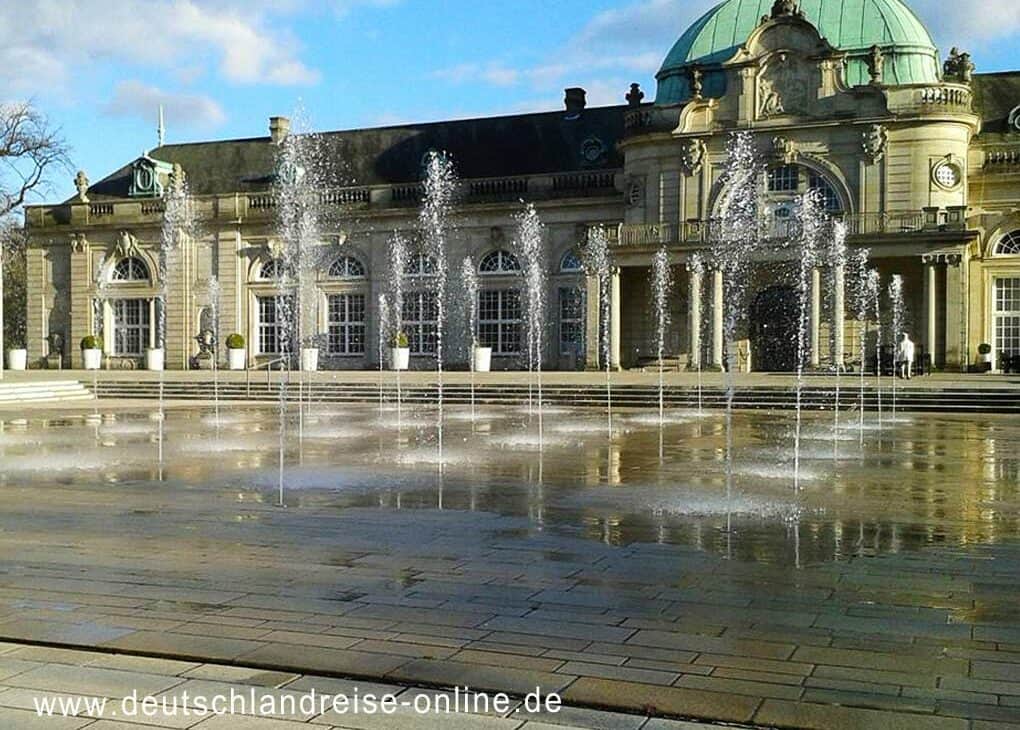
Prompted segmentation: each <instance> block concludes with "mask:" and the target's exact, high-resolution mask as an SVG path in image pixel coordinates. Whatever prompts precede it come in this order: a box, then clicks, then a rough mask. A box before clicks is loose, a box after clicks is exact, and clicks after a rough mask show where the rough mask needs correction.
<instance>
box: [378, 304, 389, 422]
mask: <svg viewBox="0 0 1020 730" xmlns="http://www.w3.org/2000/svg"><path fill="white" fill-rule="evenodd" d="M378 306H379V333H378V337H377V338H376V339H377V340H378V341H379V416H380V417H381V416H382V413H383V390H384V388H385V385H386V383H385V378H384V375H383V371H384V370H385V368H386V341H387V339H388V338H389V332H390V328H391V326H392V325H391V324H390V300H389V299H387V298H386V295H385V294H380V295H379V299H378Z"/></svg>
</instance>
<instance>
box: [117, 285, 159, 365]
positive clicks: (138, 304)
mask: <svg viewBox="0 0 1020 730" xmlns="http://www.w3.org/2000/svg"><path fill="white" fill-rule="evenodd" d="M129 307H130V308H131V309H134V310H136V311H134V312H128V311H127V310H128V308H129ZM149 307H150V300H148V299H140V298H137V297H134V298H129V297H124V298H119V299H111V300H110V315H111V319H112V322H113V356H114V357H141V356H142V355H144V354H145V351H146V350H147V349H148V348H149V343H150V342H151V337H152V325H153V323H152V321H151V317H150V311H149ZM132 317H133V318H134V319H136V320H137V321H134V322H126V321H125V320H126V319H128V318H132ZM135 339H137V344H138V346H137V349H130V348H129V347H127V346H126V344H127V342H128V341H129V340H130V341H132V342H133V341H134V340H135Z"/></svg>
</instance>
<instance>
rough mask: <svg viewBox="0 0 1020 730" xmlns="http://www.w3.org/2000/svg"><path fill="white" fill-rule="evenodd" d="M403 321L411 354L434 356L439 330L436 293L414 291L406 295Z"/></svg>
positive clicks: (402, 315)
mask: <svg viewBox="0 0 1020 730" xmlns="http://www.w3.org/2000/svg"><path fill="white" fill-rule="evenodd" d="M401 319H402V320H403V330H404V334H405V335H407V342H408V346H409V347H410V348H411V354H412V355H431V354H433V353H434V352H435V351H436V333H437V332H438V329H439V321H438V320H439V306H438V303H437V300H436V293H435V292H434V291H412V292H407V293H406V294H404V311H403V313H402V314H401Z"/></svg>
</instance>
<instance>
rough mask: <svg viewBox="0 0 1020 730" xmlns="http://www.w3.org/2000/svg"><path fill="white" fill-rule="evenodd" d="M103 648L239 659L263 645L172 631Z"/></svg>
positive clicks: (130, 637) (121, 640) (122, 640)
mask: <svg viewBox="0 0 1020 730" xmlns="http://www.w3.org/2000/svg"><path fill="white" fill-rule="evenodd" d="M103 646H106V647H108V648H111V649H120V650H122V651H138V652H151V653H153V654H161V655H165V656H171V657H176V658H180V659H183V660H185V661H187V660H188V659H191V658H195V659H205V660H212V661H215V660H217V659H236V658H237V657H239V656H240V655H242V654H245V653H247V652H251V651H252V650H253V649H256V648H257V647H259V646H260V644H259V643H258V642H255V641H246V640H244V639H222V638H218V637H208V636H196V635H191V634H174V633H170V632H157V631H136V632H134V633H132V634H128V635H127V636H123V637H121V638H119V639H114V640H112V641H106V642H103Z"/></svg>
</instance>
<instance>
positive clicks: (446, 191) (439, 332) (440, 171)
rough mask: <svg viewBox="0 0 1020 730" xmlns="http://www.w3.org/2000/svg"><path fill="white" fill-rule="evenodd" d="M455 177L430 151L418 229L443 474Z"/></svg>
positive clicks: (440, 156)
mask: <svg viewBox="0 0 1020 730" xmlns="http://www.w3.org/2000/svg"><path fill="white" fill-rule="evenodd" d="M457 185H458V182H457V173H456V171H455V169H454V166H453V161H452V160H451V159H450V158H449V157H448V156H447V155H445V154H441V153H439V152H435V151H432V152H430V153H429V155H428V160H427V162H426V165H425V193H424V196H423V198H422V206H421V211H420V213H419V225H420V226H421V231H422V236H423V238H424V244H425V251H426V252H427V253H428V254H430V255H431V256H432V257H433V258H434V260H435V265H436V273H435V280H434V281H435V292H436V375H437V378H438V384H437V404H438V410H439V414H438V421H437V423H438V429H439V430H438V434H437V441H438V447H439V470H440V472H442V470H443V331H444V328H445V323H446V277H447V270H446V248H447V240H448V238H449V233H450V231H449V229H450V221H449V218H450V212H451V210H452V207H453V199H454V196H455V195H456V193H457Z"/></svg>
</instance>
